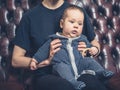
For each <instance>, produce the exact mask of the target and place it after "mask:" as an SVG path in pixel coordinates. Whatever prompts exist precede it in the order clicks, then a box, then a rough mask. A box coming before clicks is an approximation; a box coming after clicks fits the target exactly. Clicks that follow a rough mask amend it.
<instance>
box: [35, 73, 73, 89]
mask: <svg viewBox="0 0 120 90" xmlns="http://www.w3.org/2000/svg"><path fill="white" fill-rule="evenodd" d="M35 88H36V90H75V89H74V88H73V86H72V84H70V83H69V82H68V81H67V80H65V79H62V78H60V77H57V76H54V75H47V76H43V77H39V78H37V79H36V81H35Z"/></svg>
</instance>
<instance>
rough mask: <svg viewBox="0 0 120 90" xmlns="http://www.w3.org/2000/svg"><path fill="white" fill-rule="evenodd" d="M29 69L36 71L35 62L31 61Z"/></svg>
mask: <svg viewBox="0 0 120 90" xmlns="http://www.w3.org/2000/svg"><path fill="white" fill-rule="evenodd" d="M30 69H31V70H36V69H37V61H36V60H34V59H32V60H31V63H30Z"/></svg>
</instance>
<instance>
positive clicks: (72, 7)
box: [62, 5, 84, 19]
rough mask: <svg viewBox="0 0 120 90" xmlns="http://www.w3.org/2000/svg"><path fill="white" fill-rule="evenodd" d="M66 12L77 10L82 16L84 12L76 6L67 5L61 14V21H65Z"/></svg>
mask: <svg viewBox="0 0 120 90" xmlns="http://www.w3.org/2000/svg"><path fill="white" fill-rule="evenodd" d="M68 10H79V11H80V12H82V13H83V14H84V11H83V9H82V8H81V7H79V6H77V5H69V6H68V7H67V8H66V9H65V10H64V12H63V16H62V19H65V18H66V17H67V11H68Z"/></svg>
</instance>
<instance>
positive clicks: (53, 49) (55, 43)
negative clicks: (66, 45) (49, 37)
mask: <svg viewBox="0 0 120 90" xmlns="http://www.w3.org/2000/svg"><path fill="white" fill-rule="evenodd" d="M61 45H62V44H61V41H60V40H59V39H55V40H53V41H52V42H51V43H50V54H49V60H51V59H52V58H53V56H54V54H55V53H56V52H58V51H59V50H60V46H61Z"/></svg>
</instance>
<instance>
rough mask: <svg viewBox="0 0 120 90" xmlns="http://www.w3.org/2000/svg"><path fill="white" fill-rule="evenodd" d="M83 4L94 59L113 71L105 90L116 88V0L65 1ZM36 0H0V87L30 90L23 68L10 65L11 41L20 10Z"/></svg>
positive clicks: (119, 36) (119, 16)
mask: <svg viewBox="0 0 120 90" xmlns="http://www.w3.org/2000/svg"><path fill="white" fill-rule="evenodd" d="M68 1H69V2H70V3H73V4H76V5H78V6H81V7H84V8H85V9H86V11H87V13H88V15H89V16H90V20H91V23H92V24H93V27H94V30H95V33H96V38H97V39H98V41H99V42H100V45H101V53H100V54H99V56H97V57H96V58H95V59H96V60H97V61H98V62H99V63H100V64H101V65H102V66H103V67H104V68H106V69H109V70H112V71H114V72H115V73H116V74H115V75H114V76H113V77H112V78H111V79H110V81H109V85H108V90H120V85H119V84H120V73H119V72H120V0H68ZM38 2H39V0H0V90H8V89H9V90H24V89H26V90H32V88H31V87H32V86H31V84H30V78H29V79H24V77H27V75H25V73H24V72H26V70H21V69H15V68H13V67H12V66H11V53H12V52H11V51H12V40H13V38H14V37H15V30H16V28H17V27H18V25H19V22H20V20H21V17H22V13H25V12H26V11H27V10H29V9H31V8H33V7H34V6H35V5H36V4H37V3H38Z"/></svg>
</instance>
